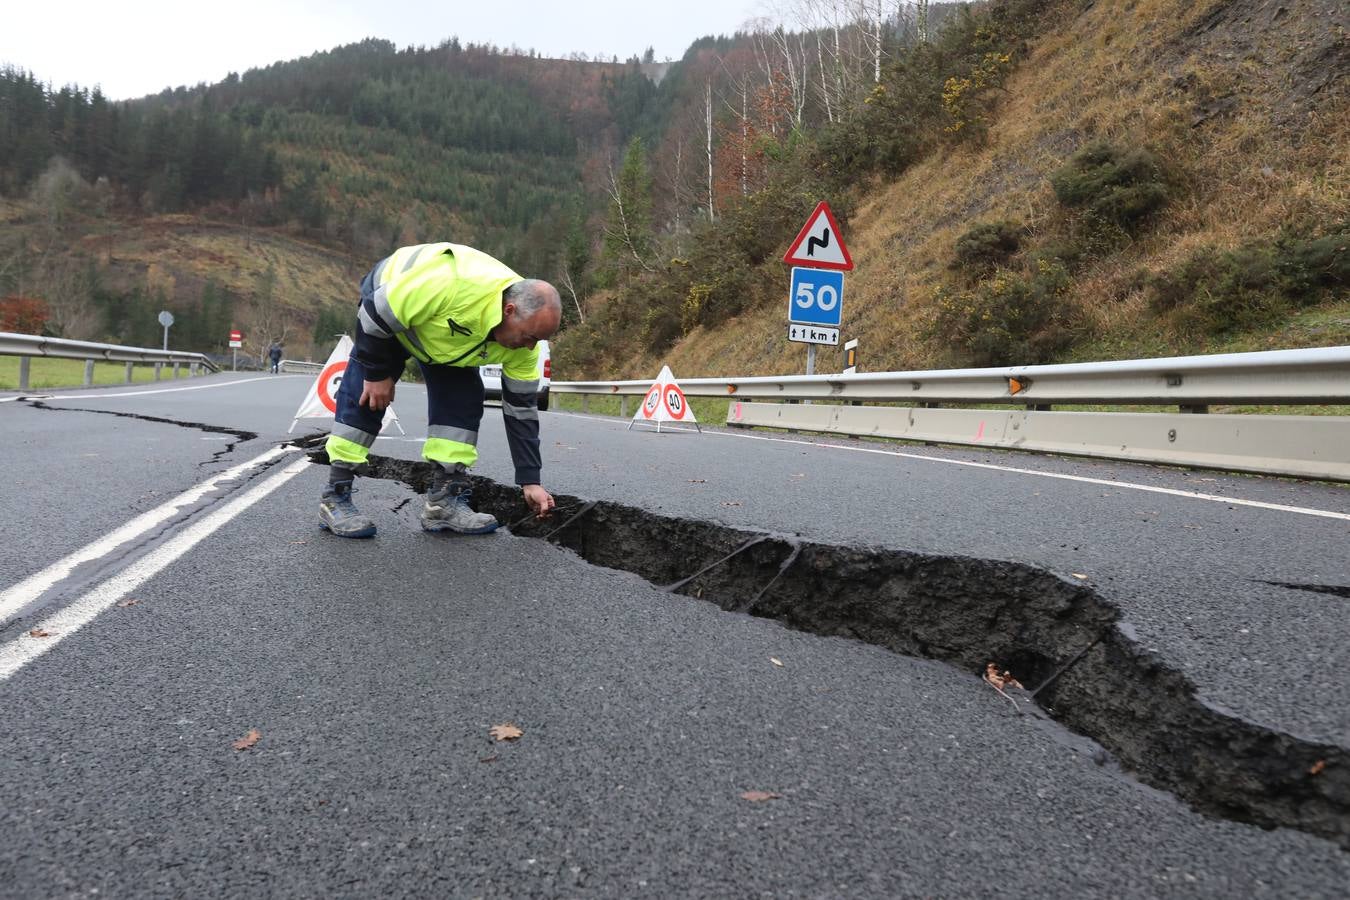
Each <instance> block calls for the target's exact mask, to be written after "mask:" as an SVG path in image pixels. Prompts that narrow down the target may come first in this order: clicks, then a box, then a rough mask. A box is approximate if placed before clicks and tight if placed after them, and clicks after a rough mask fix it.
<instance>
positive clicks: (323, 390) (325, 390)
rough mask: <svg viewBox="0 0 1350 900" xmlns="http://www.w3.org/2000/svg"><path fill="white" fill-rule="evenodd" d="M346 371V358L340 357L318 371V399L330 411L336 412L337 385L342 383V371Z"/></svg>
mask: <svg viewBox="0 0 1350 900" xmlns="http://www.w3.org/2000/svg"><path fill="white" fill-rule="evenodd" d="M345 371H347V360H345V359H341V360H338V361H337V362H335V363H333V364H332V365H331V366H328V367H327V368H325V369H324V370H323V371H322V372H320V373H319V400H320V401H322V402H323V405H324V406H325V407H327V408H328V411H329V412H330V413H333V414H334V415H336V414H337V401H336V400H334V399H333V398H334V397H336V396H337V392H338V386H339V385H341V384H342V373H343V372H345Z"/></svg>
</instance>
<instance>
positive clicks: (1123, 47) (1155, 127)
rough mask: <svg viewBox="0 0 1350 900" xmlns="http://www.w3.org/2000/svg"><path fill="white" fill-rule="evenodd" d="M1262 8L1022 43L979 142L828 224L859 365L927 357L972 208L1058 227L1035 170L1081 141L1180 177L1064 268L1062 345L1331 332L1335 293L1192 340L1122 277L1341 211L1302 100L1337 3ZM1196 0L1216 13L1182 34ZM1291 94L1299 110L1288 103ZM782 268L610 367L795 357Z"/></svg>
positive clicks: (732, 367) (1035, 228)
mask: <svg viewBox="0 0 1350 900" xmlns="http://www.w3.org/2000/svg"><path fill="white" fill-rule="evenodd" d="M1282 5H1283V6H1284V7H1288V12H1287V13H1286V14H1285V15H1283V16H1282V17H1281V18H1280V19H1278V20H1277V21H1275V22H1273V23H1272V22H1271V21H1270V17H1271V9H1270V8H1267V7H1266V6H1265V5H1263V4H1259V3H1257V2H1254V0H1253V2H1247V0H1235V2H1197V0H1193V2H1189V3H1187V2H1183V3H1180V4H1177V3H1169V2H1165V0H1138V2H1129V0H1099V2H1097V3H1095V4H1093V5H1092V6H1091V7H1090V8H1088V9H1087V10H1085V11H1084V12H1082V13H1081V14H1079V15H1077V16H1076V17H1073V18H1072V19H1070V20H1069V21H1067V22H1065V23H1064V24H1063V25H1061V26H1059V27H1057V28H1056V29H1055V30H1054V32H1053V33H1051V34H1050V35H1048V36H1047V37H1045V38H1043V39H1041V40H1040V41H1038V42H1037V43H1035V44H1034V45H1033V46H1032V47H1031V53H1030V58H1029V59H1027V60H1026V61H1024V63H1023V64H1022V66H1021V67H1020V68H1019V69H1018V71H1017V73H1016V74H1015V75H1014V77H1013V78H1012V79H1011V81H1010V82H1009V84H1008V85H1007V96H1006V97H1005V98H1004V100H1003V103H1002V105H1001V107H1000V110H999V115H998V118H997V120H996V121H995V123H994V125H993V127H992V128H991V130H990V138H989V141H988V143H987V145H986V146H983V147H973V146H966V147H959V148H956V149H947V150H944V151H943V152H942V153H939V154H936V155H934V156H933V157H931V158H929V159H927V160H925V161H924V162H923V163H921V164H920V165H917V166H915V167H914V168H913V169H911V170H910V171H909V172H907V173H906V174H905V176H904V177H902V178H901V179H900V180H898V181H896V182H895V183H892V184H886V185H879V186H877V187H876V188H875V190H874V191H873V192H872V193H871V194H870V196H869V197H868V199H867V200H866V202H865V203H864V204H862V206H861V209H860V210H859V212H858V213H857V215H856V216H855V217H854V219H853V221H851V222H850V223H849V224H848V225H847V226H846V230H845V235H844V236H845V238H846V240H847V242H848V245H849V248H850V251H851V253H852V255H853V259H854V261H855V262H856V263H857V268H856V270H855V271H854V272H853V273H851V274H850V275H849V276H848V277H847V280H846V283H845V286H846V291H845V304H844V323H843V324H844V327H843V337H844V338H845V339H847V338H849V337H858V338H860V339H861V354H862V355H861V361H862V368H863V369H865V370H871V371H878V370H885V369H905V368H923V367H929V366H940V365H944V364H945V363H946V362H947V361H948V357H947V355H946V354H945V353H944V348H942V347H937V346H931V345H926V344H925V343H924V342H923V341H922V340H921V339H920V338H919V337H918V336H917V335H918V333H919V331H920V329H921V326H922V324H923V322H924V320H925V317H926V315H927V314H928V312H929V308H930V306H929V300H930V298H931V295H932V291H933V289H934V288H935V287H936V286H937V285H938V284H939V283H940V282H941V281H942V280H943V279H944V278H945V277H947V275H946V266H947V263H948V260H949V259H950V258H951V255H952V247H953V244H954V243H955V240H956V238H957V237H958V236H959V235H960V234H961V233H963V232H964V231H965V230H966V229H968V228H969V227H970V226H971V225H974V224H976V223H977V222H980V221H988V220H993V219H1003V218H1015V219H1019V220H1021V221H1022V222H1024V223H1027V224H1028V225H1029V226H1031V229H1032V232H1033V237H1032V239H1031V242H1030V243H1031V247H1032V248H1034V247H1035V246H1036V245H1037V244H1038V243H1039V242H1041V241H1044V240H1047V239H1048V238H1049V236H1050V234H1052V233H1053V232H1054V231H1055V230H1056V228H1058V227H1061V226H1062V222H1061V221H1060V220H1059V218H1058V217H1059V216H1060V215H1061V213H1060V212H1059V208H1058V204H1057V202H1056V201H1055V198H1054V194H1053V191H1052V190H1051V188H1050V186H1049V182H1048V180H1047V177H1048V175H1049V174H1050V173H1051V172H1052V171H1054V170H1055V169H1056V168H1058V167H1059V166H1061V165H1062V164H1063V162H1064V161H1065V160H1066V159H1067V158H1068V156H1069V155H1070V154H1072V153H1073V151H1074V150H1076V149H1077V148H1078V147H1079V146H1081V145H1082V144H1083V143H1086V142H1087V141H1089V140H1091V139H1092V138H1094V137H1107V138H1110V139H1111V140H1113V141H1117V142H1119V143H1123V144H1128V145H1142V146H1146V147H1149V148H1150V149H1152V150H1153V151H1154V152H1155V153H1157V154H1158V155H1159V156H1160V157H1161V158H1163V159H1164V160H1167V161H1168V162H1169V163H1170V165H1171V166H1172V167H1173V168H1174V169H1175V170H1176V171H1178V172H1181V173H1183V174H1184V176H1185V180H1184V189H1183V190H1184V192H1183V194H1182V196H1181V197H1180V198H1179V199H1177V200H1174V201H1173V202H1172V203H1170V204H1169V206H1168V207H1167V208H1166V209H1165V210H1164V214H1163V215H1162V217H1161V218H1160V220H1159V221H1158V222H1157V224H1156V226H1155V227H1154V228H1153V229H1151V230H1150V231H1149V232H1148V233H1146V234H1145V235H1144V236H1142V237H1141V238H1140V239H1139V240H1138V241H1137V242H1136V243H1135V244H1133V245H1132V246H1130V247H1128V248H1126V249H1125V250H1124V251H1122V252H1120V253H1117V254H1114V255H1112V256H1110V257H1108V258H1106V259H1103V260H1101V261H1099V262H1097V263H1096V264H1094V265H1090V266H1088V267H1087V268H1086V269H1085V270H1084V271H1082V272H1080V273H1079V274H1078V276H1077V277H1076V278H1075V281H1074V286H1073V289H1072V292H1071V294H1070V297H1069V298H1068V299H1069V302H1070V303H1072V304H1073V306H1074V308H1075V310H1076V312H1077V314H1078V316H1079V317H1080V321H1082V322H1083V323H1084V324H1085V335H1086V336H1085V338H1084V339H1083V340H1081V341H1080V342H1079V344H1078V345H1077V346H1076V347H1075V348H1074V349H1073V350H1072V351H1071V354H1070V358H1073V359H1108V358H1112V359H1119V358H1132V357H1135V356H1158V355H1170V354H1173V353H1192V352H1195V353H1203V352H1217V351H1224V350H1249V349H1267V348H1277V347H1294V346H1325V345H1334V344H1347V343H1350V298H1339V299H1333V300H1332V301H1329V302H1327V303H1325V304H1323V305H1321V306H1319V307H1315V308H1312V309H1309V310H1305V311H1303V312H1302V313H1300V314H1298V315H1296V316H1294V317H1292V318H1290V319H1289V320H1288V321H1287V322H1285V323H1284V324H1282V325H1280V326H1278V327H1277V328H1275V329H1273V330H1267V331H1263V332H1261V333H1252V334H1243V335H1235V336H1232V337H1230V338H1228V339H1225V340H1224V341H1206V340H1205V339H1203V338H1200V337H1197V336H1193V335H1185V334H1176V333H1173V332H1171V331H1170V330H1169V329H1168V327H1167V326H1166V325H1165V324H1163V323H1161V322H1159V321H1158V320H1156V319H1154V318H1153V317H1152V316H1151V315H1150V314H1149V313H1148V310H1147V307H1146V303H1145V298H1144V296H1143V292H1142V291H1141V290H1139V289H1138V288H1137V287H1135V285H1136V284H1137V278H1136V276H1137V273H1138V272H1139V270H1140V269H1141V268H1143V269H1148V270H1151V271H1163V270H1167V269H1168V268H1169V267H1171V266H1173V265H1174V264H1175V263H1176V262H1177V261H1178V260H1180V259H1181V258H1183V257H1184V256H1185V255H1186V254H1187V253H1189V252H1190V251H1192V250H1193V249H1195V248H1197V247H1200V246H1204V245H1217V246H1220V247H1232V246H1235V245H1237V244H1239V243H1241V242H1242V241H1243V240H1244V239H1248V238H1252V237H1258V236H1266V235H1271V234H1273V233H1274V232H1275V231H1276V230H1277V229H1278V227H1279V226H1280V225H1281V224H1282V223H1286V222H1290V221H1295V222H1318V223H1322V224H1324V225H1325V224H1326V223H1330V222H1334V221H1337V220H1341V219H1345V218H1346V217H1347V216H1350V163H1348V162H1347V159H1350V153H1348V152H1347V148H1350V114H1347V113H1348V110H1347V105H1346V103H1345V102H1344V98H1345V94H1344V92H1343V91H1342V93H1340V94H1339V97H1338V98H1333V100H1332V101H1330V102H1328V101H1327V100H1326V93H1323V94H1321V95H1320V96H1319V95H1312V96H1311V97H1305V96H1303V94H1304V93H1305V92H1306V90H1307V83H1308V82H1312V83H1315V79H1316V72H1317V66H1318V60H1316V59H1313V58H1310V57H1311V56H1312V55H1313V50H1314V49H1315V48H1316V47H1317V46H1319V45H1320V46H1323V47H1324V46H1325V45H1326V42H1327V35H1328V34H1332V35H1334V34H1335V33H1336V31H1335V29H1336V28H1337V25H1336V22H1335V19H1336V18H1337V16H1336V15H1331V16H1328V15H1327V9H1329V8H1332V7H1335V6H1336V5H1337V4H1335V3H1331V4H1328V3H1325V2H1319V0H1293V2H1289V3H1286V4H1282ZM1216 11H1217V12H1218V14H1219V22H1218V24H1217V25H1215V26H1214V27H1213V28H1210V29H1207V30H1199V31H1198V33H1197V32H1196V31H1194V29H1196V27H1197V25H1198V24H1200V25H1205V24H1209V21H1208V19H1207V17H1209V16H1210V15H1211V14H1214V13H1215V12H1216ZM1340 18H1341V19H1344V18H1345V17H1344V14H1343V13H1342V14H1340ZM1319 30H1320V31H1319ZM1340 35H1341V39H1342V40H1344V31H1343V28H1342V30H1341V32H1340ZM1310 48H1312V49H1310ZM1343 81H1344V79H1342V82H1343ZM1179 85H1185V90H1182V89H1181V87H1179ZM1230 94H1231V95H1235V96H1236V97H1238V98H1239V101H1240V102H1239V103H1238V104H1237V106H1236V108H1235V109H1233V110H1232V111H1231V113H1228V114H1220V115H1216V116H1213V117H1211V118H1208V119H1206V120H1205V121H1204V122H1202V123H1200V124H1199V125H1195V124H1194V123H1195V120H1196V119H1197V118H1199V117H1200V116H1202V115H1204V113H1205V111H1206V110H1207V109H1209V108H1212V106H1213V100H1214V98H1220V99H1221V98H1223V97H1224V96H1227V95H1230ZM1309 99H1311V101H1312V104H1313V106H1314V107H1315V109H1314V110H1313V112H1311V113H1309V114H1304V113H1302V112H1300V108H1301V107H1300V104H1302V103H1304V102H1305V101H1307V100H1309ZM790 238H791V235H785V236H784V243H785V245H786V241H787V240H788V239H790ZM782 270H783V273H782V274H783V293H784V303H783V304H781V305H780V304H774V305H772V306H771V307H769V308H762V309H757V310H754V311H753V312H751V313H748V314H746V315H743V316H742V317H740V318H739V319H737V320H734V321H732V322H729V323H727V324H726V325H725V326H723V327H721V328H718V329H715V330H712V331H710V332H703V331H699V332H695V333H694V334H691V335H690V336H689V337H688V338H686V339H685V340H684V341H682V342H681V343H680V344H679V345H678V346H676V347H675V348H674V349H673V350H672V351H671V352H670V353H669V354H668V355H666V357H665V358H664V359H661V360H658V359H650V358H648V359H639V360H634V361H632V362H630V363H628V364H627V365H621V368H620V370H619V371H617V372H616V373H615V374H616V375H622V376H623V377H647V376H650V375H653V374H654V373H655V372H656V371H657V370H658V369H659V367H660V363H661V362H668V363H669V364H670V365H671V367H672V369H673V371H674V372H675V373H676V375H677V376H690V377H692V376H697V375H712V374H727V373H737V374H774V373H789V372H801V371H804V366H805V356H806V354H805V350H804V349H803V346H804V345H799V344H789V343H788V342H787V341H786V339H785V333H786V330H787V328H786V316H785V315H784V306H785V304H786V293H787V285H788V268H787V266H783V267H782ZM841 355H842V354H841V353H839V351H836V350H834V349H833V348H821V350H820V355H819V357H818V360H817V370H818V371H831V370H834V371H837V370H838V368H840V366H841V365H842V363H841V361H840V358H841ZM560 377H563V378H565V377H566V374H565V373H562V374H561V375H560Z"/></svg>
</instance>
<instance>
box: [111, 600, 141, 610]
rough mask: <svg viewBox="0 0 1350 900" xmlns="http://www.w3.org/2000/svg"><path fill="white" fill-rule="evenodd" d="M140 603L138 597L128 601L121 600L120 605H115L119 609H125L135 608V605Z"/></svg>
mask: <svg viewBox="0 0 1350 900" xmlns="http://www.w3.org/2000/svg"><path fill="white" fill-rule="evenodd" d="M140 602H141V598H139V597H132V598H131V599H129V600H123V601H122V602H121V603H119V604H117V605H118V606H120V607H122V608H123V609H126V608H127V607H128V606H135V605H136V604H137V603H140Z"/></svg>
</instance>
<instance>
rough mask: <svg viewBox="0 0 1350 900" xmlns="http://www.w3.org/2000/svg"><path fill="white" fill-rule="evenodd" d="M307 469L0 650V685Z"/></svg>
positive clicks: (288, 472) (253, 494) (195, 528)
mask: <svg viewBox="0 0 1350 900" xmlns="http://www.w3.org/2000/svg"><path fill="white" fill-rule="evenodd" d="M309 465H310V463H309V460H308V459H306V458H304V457H301V458H300V459H297V460H295V461H294V462H292V463H291V464H290V465H288V466H286V467H285V468H284V469H282V470H281V471H280V472H277V473H276V474H275V475H273V476H271V477H270V478H268V479H267V480H266V481H264V482H262V483H261V484H259V485H258V486H257V487H254V488H252V489H250V490H249V491H247V492H246V493H244V494H242V495H240V496H239V497H236V498H235V499H233V500H231V501H230V502H228V503H226V504H225V505H224V506H222V507H221V508H220V509H217V510H213V511H212V512H211V513H209V514H208V515H207V516H206V517H205V518H203V519H201V520H200V521H198V522H194V523H193V524H191V525H189V526H188V527H187V528H185V529H183V531H181V532H179V533H177V534H175V535H174V536H173V537H172V538H171V539H169V540H168V541H166V542H165V543H164V544H162V545H160V546H159V547H156V548H155V549H154V550H152V551H150V552H149V553H147V554H146V555H145V556H143V557H141V558H140V559H138V560H136V562H134V563H132V564H131V565H130V566H128V567H127V568H126V569H125V570H123V571H122V572H119V573H118V574H117V576H116V577H115V578H111V579H109V580H107V581H105V582H103V583H102V584H101V585H99V586H98V587H96V588H94V589H93V590H92V591H90V592H89V593H87V594H85V595H84V596H83V597H81V598H80V599H79V600H76V601H75V602H74V603H72V604H70V605H69V606H67V607H65V608H63V609H61V610H60V611H58V612H56V613H55V614H53V615H51V616H48V617H47V618H46V619H44V620H43V621H42V622H41V623H39V624H38V625H37V626H36V627H35V628H34V629H33V632H36V633H38V634H44V635H46V636H45V637H34V636H33V634H32V633H25V634H23V635H21V636H20V637H18V638H16V639H15V640H13V641H11V642H9V643H8V644H6V645H4V646H3V647H0V681H5V680H7V679H8V678H9V677H10V676H12V675H13V674H14V673H15V672H17V671H19V670H20V669H22V668H23V667H24V666H25V665H27V664H28V663H30V662H32V661H33V660H35V659H37V658H38V657H39V656H41V655H42V654H44V653H46V652H48V651H49V650H51V649H52V648H53V647H55V646H56V645H57V644H59V643H60V642H61V641H63V640H64V639H66V638H67V637H70V636H71V635H72V634H74V633H75V632H77V631H79V630H80V629H81V628H83V627H84V626H85V625H87V624H89V623H90V622H91V621H93V620H94V618H95V617H96V616H98V614H99V613H101V612H103V611H104V610H105V609H107V608H109V607H110V606H112V605H113V604H114V603H116V602H117V601H118V600H121V599H122V598H123V597H125V596H126V595H127V594H129V593H131V592H132V591H134V590H136V589H137V588H138V587H140V586H141V585H142V584H144V583H145V582H147V581H149V580H150V579H151V578H153V577H154V576H155V575H157V574H159V572H160V571H162V570H163V569H164V568H165V567H166V566H168V565H169V564H170V563H172V562H173V561H174V560H176V559H178V558H179V557H181V556H182V555H183V554H185V553H187V552H188V551H189V550H191V549H192V548H193V547H195V546H197V544H199V543H201V541H202V540H203V539H205V538H206V537H208V536H210V535H211V534H212V533H213V532H214V531H216V529H218V528H220V527H221V526H222V525H224V524H226V523H227V522H229V521H230V520H231V519H233V518H234V517H235V516H238V515H239V514H240V513H242V512H243V511H244V510H246V509H248V508H249V507H250V506H252V505H253V504H255V503H257V502H258V501H259V500H261V499H263V498H264V497H266V496H267V495H268V494H270V493H272V492H273V491H275V490H276V489H277V488H279V487H281V486H282V485H283V484H285V483H286V482H287V481H290V480H291V479H292V478H294V477H295V476H296V475H299V474H300V473H301V472H303V471H304V470H305V469H306V468H308V467H309Z"/></svg>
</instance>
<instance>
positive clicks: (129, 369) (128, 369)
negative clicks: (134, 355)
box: [127, 363, 132, 384]
mask: <svg viewBox="0 0 1350 900" xmlns="http://www.w3.org/2000/svg"><path fill="white" fill-rule="evenodd" d="M131 366H132V364H131V363H127V384H131Z"/></svg>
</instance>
